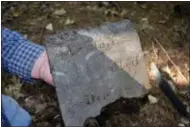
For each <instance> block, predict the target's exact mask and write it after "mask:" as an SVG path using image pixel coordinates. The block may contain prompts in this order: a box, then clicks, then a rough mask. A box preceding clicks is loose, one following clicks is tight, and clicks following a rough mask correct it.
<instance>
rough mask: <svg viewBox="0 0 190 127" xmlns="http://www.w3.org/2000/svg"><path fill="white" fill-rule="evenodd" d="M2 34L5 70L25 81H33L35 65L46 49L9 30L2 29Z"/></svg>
mask: <svg viewBox="0 0 190 127" xmlns="http://www.w3.org/2000/svg"><path fill="white" fill-rule="evenodd" d="M1 34H2V35H1V42H2V53H1V58H2V67H3V69H5V70H6V71H8V72H9V73H11V74H13V75H17V76H19V77H20V78H22V79H24V80H25V81H32V77H31V72H32V68H33V65H34V63H35V61H36V59H37V58H38V57H39V55H40V54H41V53H42V52H43V51H44V50H45V48H44V47H43V46H40V45H37V44H34V43H32V42H31V41H28V40H26V39H25V38H24V37H23V36H22V35H21V34H20V33H18V32H15V31H11V30H9V29H7V28H2V31H1Z"/></svg>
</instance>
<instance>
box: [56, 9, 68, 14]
mask: <svg viewBox="0 0 190 127" xmlns="http://www.w3.org/2000/svg"><path fill="white" fill-rule="evenodd" d="M66 13H67V12H66V10H65V9H64V8H62V9H59V10H55V11H54V13H53V14H54V15H64V14H66Z"/></svg>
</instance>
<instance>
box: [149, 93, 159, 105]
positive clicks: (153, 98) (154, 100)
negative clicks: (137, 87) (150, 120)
mask: <svg viewBox="0 0 190 127" xmlns="http://www.w3.org/2000/svg"><path fill="white" fill-rule="evenodd" d="M148 100H149V102H150V104H156V103H158V99H157V98H156V97H154V96H152V95H148Z"/></svg>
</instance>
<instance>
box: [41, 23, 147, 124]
mask: <svg viewBox="0 0 190 127" xmlns="http://www.w3.org/2000/svg"><path fill="white" fill-rule="evenodd" d="M45 45H46V48H47V52H48V56H49V59H50V66H51V70H52V74H53V77H54V83H55V85H56V91H57V95H58V100H59V104H60V108H61V112H62V117H63V119H64V122H65V125H66V126H82V125H83V123H84V121H85V119H87V118H88V117H95V116H97V115H99V114H100V111H101V108H102V107H104V106H106V105H107V104H109V103H112V102H114V101H115V100H117V99H119V98H120V97H125V98H132V97H135V98H137V97H143V96H144V95H145V94H146V93H147V90H146V89H145V88H144V86H143V85H147V84H148V83H149V82H148V76H147V72H146V68H145V63H144V58H143V54H142V49H141V45H140V41H139V38H138V35H137V33H136V31H135V30H134V29H133V27H132V24H131V22H130V21H129V20H123V21H120V22H116V23H106V24H104V25H102V26H100V27H97V28H86V29H77V30H66V31H63V32H58V33H56V34H55V35H52V36H48V37H47V38H46V42H45Z"/></svg>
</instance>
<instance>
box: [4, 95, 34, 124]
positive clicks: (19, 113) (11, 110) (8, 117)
mask: <svg viewBox="0 0 190 127" xmlns="http://www.w3.org/2000/svg"><path fill="white" fill-rule="evenodd" d="M1 99H2V100H1V102H2V109H1V120H2V126H3V127H28V126H29V125H30V124H31V121H32V118H31V116H30V115H29V114H28V112H26V111H25V110H24V109H23V108H22V107H20V106H19V104H18V103H17V102H16V101H15V100H14V99H13V98H11V97H9V96H6V95H1Z"/></svg>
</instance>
